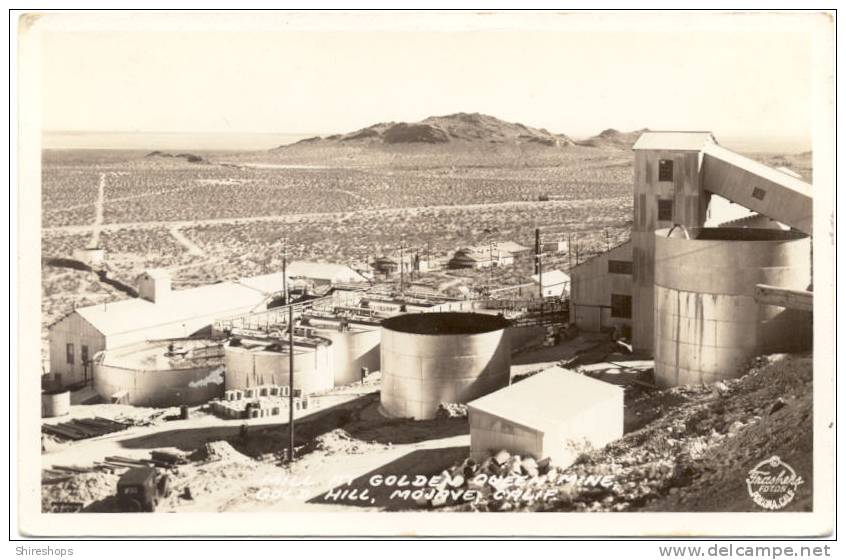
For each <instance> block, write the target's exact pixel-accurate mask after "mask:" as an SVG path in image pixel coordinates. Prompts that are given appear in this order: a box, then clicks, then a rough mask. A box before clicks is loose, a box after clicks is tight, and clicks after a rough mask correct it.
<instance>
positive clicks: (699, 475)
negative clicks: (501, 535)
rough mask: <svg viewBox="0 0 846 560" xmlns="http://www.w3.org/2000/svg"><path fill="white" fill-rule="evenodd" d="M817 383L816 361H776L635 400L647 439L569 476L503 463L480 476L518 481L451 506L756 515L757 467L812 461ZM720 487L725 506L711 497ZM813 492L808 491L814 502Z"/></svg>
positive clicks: (584, 459) (514, 460)
mask: <svg viewBox="0 0 846 560" xmlns="http://www.w3.org/2000/svg"><path fill="white" fill-rule="evenodd" d="M811 379H812V359H811V358H810V357H803V356H798V357H797V356H789V357H785V356H769V357H762V358H759V359H757V360H756V361H755V362H754V363H753V364H752V366H751V368H750V370H749V373H748V374H747V375H745V376H744V377H742V378H738V379H732V380H726V381H721V382H717V383H715V384H712V385H701V386H686V387H675V388H672V389H668V390H665V391H655V392H652V393H648V394H645V395H643V396H642V397H641V398H640V399H638V400H642V401H643V402H637V403H627V407H628V406H631V405H637V406H638V408H639V409H643V410H647V409H649V408H652V409H654V410H655V411H656V412H655V413H654V414H655V415H654V416H652V415H650V418H648V419H647V421H646V423H645V424H644V425H643V426H642V427H641V428H640V429H638V430H636V431H633V432H630V433H628V434H626V435H625V436H624V437H622V438H621V439H619V440H617V441H615V442H612V443H611V444H609V445H607V446H606V447H604V448H603V449H599V450H595V451H591V452H589V453H585V454H583V455H582V456H581V457H580V458H579V459H578V460H577V461H576V463H575V464H573V465H571V466H569V467H567V468H566V469H563V470H558V469H555V468H554V467H551V466H547V465H544V464H542V463H541V464H537V465H535V464H533V462H531V461H528V464H527V459H525V458H518V457H514V456H509V455H508V454H507V452H500V453H497V454H496V455H494V456H492V457H490V458H488V459H486V460H485V461H484V462H483V463H482V464H481V465H479V466H478V467H477V468H476V470H474V472H479V473H483V474H489V475H490V474H502V473H507V474H508V475H521V476H520V477H517V478H515V477H512V478H510V479H509V478H506V479H501V480H498V481H496V482H495V483H491V481H490V478H489V479H488V480H487V481H486V485H487V486H488V487H490V491H488V490H487V489H485V488H484V487H480V488H479V490H480V492H479V497H478V498H477V499H475V500H473V501H468V502H466V503H463V504H447V505H448V506H454V507H455V509H458V510H478V511H523V510H527V511H603V512H608V511H637V510H645V509H649V510H656V511H682V510H691V509H695V510H697V511H698V510H704V509H712V510H714V511H728V510H741V511H742V510H746V511H753V510H755V507H756V506H755V505H754V503H753V502H752V501H751V500H749V497H748V495H747V494H746V491H745V487H744V480H745V478H746V474H747V473H748V471H749V470H750V469H751V468H752V467H754V465H755V464H756V463H757V462H759V461H761V460H763V459H766V458H768V457H769V456H771V455H772V454H778V455H779V456H780V457H782V458H784V459H786V460H787V461H788V462H790V463H791V464H792V465H793V466H800V467H801V466H803V462H804V461H805V460H807V461H810V456H811V454H810V453H811V452H810V450H811V435H810V434H811V412H810V402H811V398H810V396H811ZM771 430H777V433H778V437H777V438H776V439H774V437H773V435H772V434H771V433H770V432H771ZM806 440H807V441H806ZM729 450H731V452H729ZM793 450H796V451H793ZM464 466H465V467H466V466H467V465H464ZM535 466H536V468H537V473H538V474H537V476H532V475H534V467H535ZM544 469H546V470H544ZM811 471H812V469H811V468H810V466H808V467H807V468H805V469H804V471H803V473H801V474H803V475H805V477H806V478H807V477H809V476H810V474H811ZM450 472H451V473H454V472H456V469H452V471H450ZM550 473H552V474H550ZM714 487H719V488H723V489H724V493H725V496H721V497H720V499H717V498H716V497H714V495H713V494H714V492H713V491H712V490H711V489H712V488H714ZM810 487H811V485H810V484H806V485H805V488H802V490H803V491H807V492H808V493H809V496H810ZM520 490H523V492H522V493H521V492H520ZM526 490H528V491H529V493H526ZM801 498H802V496H798V497H797V500H796V502H797V504H802V503H804V502H803V501H802V499H801ZM809 499H810V498H809ZM709 503H710V504H714V507H713V508H710V507H709V506H707V505H705V504H709ZM808 503H809V502H808ZM432 505H438V504H432ZM694 506H695V507H694ZM797 507H798V506H797ZM720 508H723V509H720Z"/></svg>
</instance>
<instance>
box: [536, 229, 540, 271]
mask: <svg viewBox="0 0 846 560" xmlns="http://www.w3.org/2000/svg"><path fill="white" fill-rule="evenodd" d="M540 252H541V240H540V228H535V274H537V273H538V263H539V262H540V260H539V258H540Z"/></svg>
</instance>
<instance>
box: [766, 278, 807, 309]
mask: <svg viewBox="0 0 846 560" xmlns="http://www.w3.org/2000/svg"><path fill="white" fill-rule="evenodd" d="M755 301H757V302H758V303H763V304H765V305H778V306H779V307H787V308H789V309H799V310H802V311H813V310H814V292H807V291H805V290H791V289H788V288H779V287H778V286H768V285H766V284H758V285H757V286H755Z"/></svg>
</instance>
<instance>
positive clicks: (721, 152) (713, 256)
mask: <svg viewBox="0 0 846 560" xmlns="http://www.w3.org/2000/svg"><path fill="white" fill-rule="evenodd" d="M633 150H634V154H635V163H634V217H633V227H632V237H631V241H629V242H627V243H625V244H623V245H620V246H618V247H615V248H613V249H611V251H609V252H607V253H605V254H603V255H599V256H597V257H594V258H593V259H590V260H588V261H585V262H583V263H580V264H579V265H577V266H575V267H573V268H572V269H571V270H570V275H571V277H572V291H571V303H570V305H571V317H572V321H573V322H575V324H576V325H577V326H579V327H580V328H582V329H585V330H602V329H604V328H608V327H612V328H620V329H621V331H622V333H623V334H628V330H629V329H631V338H632V343H633V346H634V348H635V350H636V351H639V352H642V353H644V354H648V355H653V354H654V355H656V356H658V355H659V354H660V356H662V359H664V360H666V357H667V356H669V355H671V354H672V353H673V352H676V353H678V355H679V356H680V357H679V360H678V361H676V362H673V363H672V364H670V365H669V367H670V368H671V369H672V370H673V371H672V372H669V371H667V370H666V369H664V370H663V371H664V373H663V374H661V375H660V376H659V377H660V379H661V380H663V382H665V383H675V382H691V379H693V378H697V379H700V380H702V381H707V380H709V379H712V376H710V375H704V377H696V376H693V377H691V376H690V375H688V374H687V373H686V372H685V370H687V369H688V368H687V367H686V366H685V365H684V364H689V363H690V361H689V360H692V361H698V360H707V359H711V358H710V354H709V353H708V352H707V351H705V348H706V347H708V346H709V345H713V344H714V341H713V339H707V338H706V339H702V341H700V342H697V343H696V344H695V346H696V348H695V350H694V349H691V350H689V351H688V353H689V355H690V358H689V360H688V359H687V358H685V359H684V360H683V359H682V358H681V356H682V355H683V354H684V352H685V351H684V350H683V349H682V348H681V347H678V348H676V346H677V345H676V342H679V341H680V340H682V341H688V342H689V341H691V340H693V339H694V336H693V335H692V334H691V332H692V331H691V329H695V328H698V327H696V326H695V324H694V323H695V322H696V321H699V322H702V321H706V322H707V321H711V322H712V323H713V324H715V325H718V324H722V323H724V322H726V321H728V322H733V321H734V319H733V318H732V317H734V315H733V312H732V311H728V309H729V307H730V302H729V301H728V300H727V301H726V303H725V305H717V306H708V305H707V304H706V303H705V302H706V300H708V299H709V298H711V299H714V300H719V299H720V298H721V297H722V296H725V295H738V294H740V293H742V294H745V295H746V296H747V297H748V295H749V294H754V293H755V290H756V285H757V284H767V283H772V285H773V286H774V288H776V289H782V290H799V291H803V292H806V291H807V290H809V288H810V281H809V275H810V264H809V260H808V257H800V256H799V255H800V253H804V252H807V253H808V255H809V254H810V244H809V243H808V240H807V236H808V235H810V234H811V233H812V216H811V214H812V202H813V200H812V194H811V186H810V185H809V184H808V183H805V182H803V181H801V180H800V179H798V178H797V177H796V176H795V174H792V173H786V172H784V171H780V170H777V169H773V168H770V167H768V166H766V165H763V164H761V163H758V162H756V161H754V160H751V159H749V158H747V157H744V156H741V155H739V154H736V153H734V152H731V151H730V150H727V149H725V148H723V147H722V146H720V145H719V144H717V141H716V139H715V138H714V136H713V135H712V134H711V133H710V132H646V133H644V134H642V135H641V137H640V138H639V139H638V141H637V142H636V143H635V145H634V147H633ZM718 201H722V202H723V203H725V201H730V202H731V203H734V204H737V205H740V206H742V207H744V208H745V209H747V210H748V211H751V212H753V213H755V214H756V215H758V216H761V218H755V219H754V221H753V218H752V214H749V215H747V216H746V217H745V218H744V219H746V220H748V221H751V222H752V223H755V222H757V223H758V224H764V225H765V227H766V228H767V230H768V231H779V230H783V229H784V228H789V229H790V230H791V235H789V236H787V237H784V238H777V237H767V238H766V241H767V242H769V243H770V244H771V246H767V244H766V242H765V240H764V239H762V238H759V237H758V236H756V234H755V233H753V232H754V231H759V230H757V229H756V228H749V227H747V228H743V229H739V228H736V227H735V228H726V231H725V232H723V233H720V234H715V233H712V231H713V228H705V229H702V228H703V226H705V225H706V223H707V222H709V221H710V222H711V223H713V222H714V221H715V220H716V218H715V216H714V212H709V207H712V206H716V205H717V204H716V203H717V202H718ZM712 202H713V203H714V204H712ZM711 209H712V210H713V208H711ZM772 221H775V222H777V223H778V224H781V225H783V226H784V227H782V226H781V225H777V226H776V229H773V224H772ZM674 227H675V228H680V229H681V235H684V238H683V239H680V240H674V241H673V242H671V243H670V244H668V245H667V246H666V247H665V248H666V249H668V250H669V247H670V245H672V247H673V252H672V256H671V255H670V254H664V255H663V256H662V257H661V258H670V259H671V262H659V260H658V258H657V257H656V244H658V243H661V242H660V241H657V240H658V238H659V237H660V236H659V235H657V234H656V230H663V231H664V233H663V234H662V235H669V233H670V232H671V231H674V230H673V228H674ZM718 229H719V228H718ZM803 238H804V242H803V241H802V239H803ZM706 240H707V241H710V242H711V245H712V246H713V245H722V246H725V248H726V250H709V251H706V252H703V253H699V254H697V255H696V256H695V257H693V256H688V257H687V259H688V261H689V262H681V261H684V258H685V257H684V255H685V254H688V255H693V254H694V253H693V251H695V250H697V248H699V247H700V246H702V245H701V243H699V242H701V241H706ZM677 244H678V245H681V246H682V247H678V246H677ZM785 244H790V245H795V246H797V247H799V246H800V245H802V246H803V247H804V248H802V249H796V250H795V251H793V250H790V251H787V252H788V253H790V255H791V257H790V258H791V259H794V258H795V259H798V260H790V261H789V262H784V261H780V265H779V266H782V267H788V268H790V269H791V273H785V274H777V273H773V274H769V273H768V272H767V270H766V269H767V266H766V265H761V266H759V267H758V268H757V269H755V270H754V271H745V270H744V269H743V267H740V266H739V264H740V263H739V261H737V260H736V259H734V258H733V257H732V255H737V254H740V253H747V254H749V255H752V254H756V253H757V251H758V250H759V249H760V250H763V251H764V253H767V254H770V256H771V257H770V258H771V262H776V261H778V260H779V258H781V257H780V256H777V255H780V254H781V253H780V248H781V247H782V246H784V245H785ZM729 247H730V248H731V249H729ZM738 251H739V252H740V253H738ZM785 254H786V253H785ZM675 258H678V259H681V261H672V259H675ZM761 262H766V259H763V260H762V261H761ZM673 266H677V267H679V266H681V267H686V269H687V271H688V272H687V276H685V277H684V278H680V279H679V277H678V276H675V277H674V278H676V280H678V281H679V282H680V284H674V285H673V286H672V289H674V290H676V291H679V292H685V293H687V294H689V295H690V297H692V298H693V299H694V300H695V301H693V302H692V303H693V305H694V307H695V308H696V309H698V310H699V311H697V313H698V314H697V315H695V316H693V317H689V316H683V315H673V313H674V310H677V309H678V307H675V308H674V307H667V306H656V302H657V301H658V297H661V298H664V295H662V294H663V293H664V292H662V291H661V290H658V292H659V293H658V295H656V286H657V285H658V283H659V280H658V274H659V272H658V270H659V269H660V270H662V271H665V273H663V275H662V276H661V278H665V279H666V278H668V276H667V274H666V272H667V271H669V270H670V269H671V268H673ZM799 269H804V270H805V271H806V272H807V274H799V273H797V272H796V271H797V270H799ZM676 280H674V281H676ZM726 283H734V284H735V287H733V288H731V290H734V291H731V292H729V293H726V292H724V291H723V290H726V289H729V288H726V286H725V284H726ZM664 287H668V286H659V288H664ZM662 301H664V300H663V299H662ZM758 306H764V307H767V306H770V305H769V304H768V303H766V302H762V301H758ZM776 307H778V309H764V310H760V311H756V312H754V313H752V314H751V315H747V317H757V318H758V321H759V322H763V321H768V320H769V319H770V318H771V317H773V316H775V315H776V314H778V313H779V312H780V310H782V307H783V306H776ZM666 314H669V315H670V316H669V317H667V316H664V315H666ZM659 322H662V323H661V324H662V325H663V326H662V327H660V329H662V330H661V332H663V333H666V332H667V330H666V329H665V327H666V328H669V329H671V330H676V331H684V332H685V333H686V334H684V335H678V336H676V337H675V340H673V341H672V342H673V349H672V350H668V349H667V348H660V349H659V348H657V346H658V345H660V344H661V341H659V340H658V338H657V337H656V335H657V331H656V325H657V324H658V323H659ZM807 323H808V322H807V321H800V322H799V323H797V327H802V326H803V325H806V324H807ZM731 330H734V327H731V328H729V329H728V330H727V331H726V332H728V331H731ZM763 331H766V329H763V330H762V331H760V332H763ZM755 332H759V329H756V330H755ZM715 336H718V339H719V340H725V338H724V337H722V336H721V335H715ZM725 336H726V337H728V336H729V335H725ZM667 340H668V339H667V338H666V337H665V339H664V343H666V342H667ZM708 341H710V342H708ZM716 347H717V348H720V347H719V346H716ZM764 348H769V349H771V350H772V349H773V346H772V345H771V344H769V343H767V344H764V343H763V339H758V338H756V342H755V343H754V344H752V343H751V342H750V343H749V344H748V345H747V351H746V355H747V356H748V355H754V354H755V353H756V352H760V351H762V350H763V349H764ZM717 355H727V354H726V353H723V352H722V351H719V352H717ZM662 363H664V364H665V365H666V364H668V362H666V361H664V362H662ZM731 363H732V364H734V363H735V360H732V361H731ZM728 365H729V364H727V363H726V362H725V361H721V362H720V363H719V365H713V364H712V365H711V366H709V369H710V370H713V369H715V368H716V369H720V370H721V371H722V374H721V375H722V376H724V377H731V376H734V375H737V374H739V373H740V372H739V370H738V369H737V368H736V367H726V366H728ZM658 369H659V366H658V365H657V364H656V372H657V370H658ZM673 380H676V381H673Z"/></svg>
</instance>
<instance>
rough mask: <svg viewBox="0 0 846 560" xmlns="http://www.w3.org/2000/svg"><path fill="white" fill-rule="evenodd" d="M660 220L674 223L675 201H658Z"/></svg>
mask: <svg viewBox="0 0 846 560" xmlns="http://www.w3.org/2000/svg"><path fill="white" fill-rule="evenodd" d="M658 220H659V221H662V222H672V221H673V201H672V200H666V199H663V198H661V199H658Z"/></svg>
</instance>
